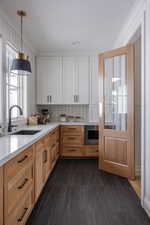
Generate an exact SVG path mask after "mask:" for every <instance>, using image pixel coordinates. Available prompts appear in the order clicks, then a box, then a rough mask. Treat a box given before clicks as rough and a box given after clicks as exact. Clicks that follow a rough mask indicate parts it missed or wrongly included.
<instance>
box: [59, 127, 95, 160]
mask: <svg viewBox="0 0 150 225" xmlns="http://www.w3.org/2000/svg"><path fill="white" fill-rule="evenodd" d="M98 153H99V151H98V145H85V144H84V126H62V127H61V156H63V157H85V158H86V157H98Z"/></svg>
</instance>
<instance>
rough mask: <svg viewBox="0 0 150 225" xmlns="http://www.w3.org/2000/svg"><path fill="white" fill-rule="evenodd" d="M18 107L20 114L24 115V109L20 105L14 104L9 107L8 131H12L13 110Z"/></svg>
mask: <svg viewBox="0 0 150 225" xmlns="http://www.w3.org/2000/svg"><path fill="white" fill-rule="evenodd" d="M15 107H17V108H18V109H19V112H20V115H23V111H22V109H21V107H20V106H19V105H13V106H11V107H10V108H9V121H8V132H11V131H12V127H13V125H12V124H11V111H12V109H13V108H15Z"/></svg>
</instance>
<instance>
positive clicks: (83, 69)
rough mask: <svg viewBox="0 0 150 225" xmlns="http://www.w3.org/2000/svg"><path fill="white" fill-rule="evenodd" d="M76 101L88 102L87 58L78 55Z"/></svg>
mask: <svg viewBox="0 0 150 225" xmlns="http://www.w3.org/2000/svg"><path fill="white" fill-rule="evenodd" d="M76 68H77V69H76V79H77V88H76V90H75V91H77V103H78V104H89V96H90V92H89V86H90V83H89V58H88V57H78V58H77V63H76Z"/></svg>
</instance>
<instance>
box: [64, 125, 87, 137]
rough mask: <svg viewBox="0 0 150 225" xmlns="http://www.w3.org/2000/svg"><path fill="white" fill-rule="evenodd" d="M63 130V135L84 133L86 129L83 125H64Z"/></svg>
mask: <svg viewBox="0 0 150 225" xmlns="http://www.w3.org/2000/svg"><path fill="white" fill-rule="evenodd" d="M61 131H62V135H66V134H69V135H82V133H83V131H84V127H83V126H63V127H62V128H61Z"/></svg>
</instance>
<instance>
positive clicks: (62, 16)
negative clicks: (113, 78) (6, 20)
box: [0, 0, 136, 53]
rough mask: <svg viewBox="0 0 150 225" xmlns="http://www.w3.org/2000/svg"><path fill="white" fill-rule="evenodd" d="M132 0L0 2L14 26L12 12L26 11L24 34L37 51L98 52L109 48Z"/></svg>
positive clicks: (4, 0)
mask: <svg viewBox="0 0 150 225" xmlns="http://www.w3.org/2000/svg"><path fill="white" fill-rule="evenodd" d="M135 1H136V0H0V5H1V8H2V9H3V10H4V12H5V13H6V15H7V16H8V17H10V19H11V21H12V23H13V24H14V25H15V26H18V27H19V18H18V17H17V16H16V11H17V10H18V9H23V10H26V11H27V13H28V16H27V18H25V19H24V35H25V37H26V39H28V40H29V41H30V42H31V44H32V45H33V47H34V48H36V50H38V51H39V52H47V53H48V52H51V51H52V52H57V51H59V52H63V51H77V52H78V51H80V52H81V51H96V52H102V51H104V50H106V49H111V48H112V47H113V44H114V42H115V40H116V39H117V37H118V35H119V32H120V31H121V28H122V26H123V25H124V24H125V21H126V19H127V18H128V16H129V13H130V10H131V8H132V7H133V5H134V3H135ZM76 41H77V44H74V45H73V44H72V43H73V42H76ZM78 42H80V44H79V43H78Z"/></svg>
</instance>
